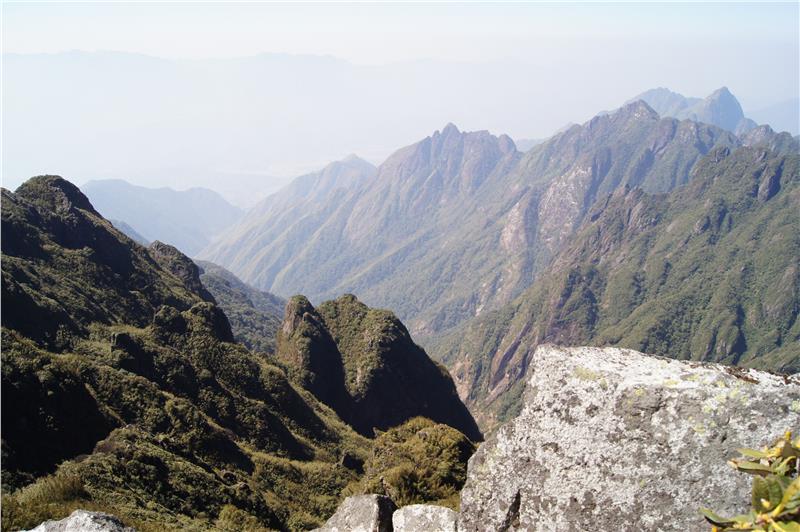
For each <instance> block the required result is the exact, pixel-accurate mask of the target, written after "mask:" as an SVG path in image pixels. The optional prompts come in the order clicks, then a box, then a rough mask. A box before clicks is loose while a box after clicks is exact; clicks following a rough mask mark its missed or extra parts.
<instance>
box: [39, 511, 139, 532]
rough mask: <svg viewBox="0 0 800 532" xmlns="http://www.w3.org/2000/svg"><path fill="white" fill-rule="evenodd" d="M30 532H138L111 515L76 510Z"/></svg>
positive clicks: (46, 522)
mask: <svg viewBox="0 0 800 532" xmlns="http://www.w3.org/2000/svg"><path fill="white" fill-rule="evenodd" d="M30 532H136V531H135V529H133V528H130V527H127V526H125V525H124V524H122V521H120V520H119V519H117V518H116V517H114V516H113V515H110V514H104V513H101V512H87V511H86V510H75V511H74V512H72V514H70V516H69V517H67V518H65V519H62V520H60V521H45V522H44V523H42V524H41V525H39V526H37V527H36V528H34V529H33V530H31V531H30Z"/></svg>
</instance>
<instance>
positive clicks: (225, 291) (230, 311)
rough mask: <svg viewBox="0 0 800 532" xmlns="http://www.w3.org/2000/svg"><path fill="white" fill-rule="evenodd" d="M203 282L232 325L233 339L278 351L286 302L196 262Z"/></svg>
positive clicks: (219, 268) (218, 268) (261, 349)
mask: <svg viewBox="0 0 800 532" xmlns="http://www.w3.org/2000/svg"><path fill="white" fill-rule="evenodd" d="M197 264H198V266H199V267H200V272H199V273H200V281H201V282H202V283H203V286H204V287H206V288H207V289H208V291H209V292H210V293H211V295H213V296H214V299H215V300H216V301H217V304H218V305H219V306H220V308H221V309H222V310H223V311H224V312H225V315H226V316H228V319H229V320H230V322H231V330H232V331H233V337H234V338H235V339H236V341H237V342H239V343H242V344H244V345H245V346H247V347H248V348H249V349H251V350H253V351H258V352H260V353H270V354H272V353H274V352H275V338H276V336H277V334H278V329H279V328H280V326H281V322H282V321H283V313H284V309H285V307H286V301H285V300H284V299H282V298H280V297H278V296H276V295H273V294H270V293H269V292H262V291H261V290H257V289H255V288H253V287H252V286H250V285H248V284H246V283H244V282H242V281H241V280H240V279H239V278H238V277H236V276H235V275H233V274H232V273H231V272H229V271H228V270H226V269H225V268H223V267H222V266H217V265H216V264H214V263H212V262H206V261H197Z"/></svg>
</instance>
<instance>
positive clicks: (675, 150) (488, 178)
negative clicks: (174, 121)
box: [199, 101, 740, 336]
mask: <svg viewBox="0 0 800 532" xmlns="http://www.w3.org/2000/svg"><path fill="white" fill-rule="evenodd" d="M739 144H740V140H739V139H738V138H737V137H736V136H735V135H733V134H732V133H729V132H726V131H724V130H722V129H720V128H717V127H715V126H711V125H707V124H701V123H697V122H694V121H691V120H684V121H678V120H677V119H673V118H660V117H659V116H658V114H657V113H656V112H655V111H653V110H652V109H651V108H650V107H649V106H648V105H647V104H645V103H644V102H641V101H637V102H634V103H632V104H629V105H626V106H625V107H623V108H622V109H620V110H618V111H616V112H615V113H613V114H610V115H607V116H598V117H596V118H594V119H592V120H591V121H589V122H587V123H585V124H583V125H573V126H572V127H570V128H568V129H567V130H566V131H564V132H562V133H560V134H557V135H555V136H554V137H552V138H551V139H549V140H548V141H546V142H544V143H542V144H540V145H538V146H535V147H534V148H532V149H531V150H529V151H528V152H526V153H524V154H523V153H520V152H519V151H517V150H516V147H515V145H514V143H513V141H512V140H511V139H510V138H508V137H507V136H499V137H497V136H494V135H491V134H490V133H488V132H485V131H483V132H462V131H460V130H459V129H458V128H456V127H455V126H454V125H452V124H450V125H448V126H447V127H445V128H444V129H442V130H441V131H437V132H435V133H434V134H433V135H432V136H430V137H427V138H425V139H423V140H422V141H420V142H418V143H416V144H413V145H410V146H407V147H405V148H402V149H400V150H398V151H397V152H395V153H394V154H393V155H392V156H391V157H389V158H388V159H387V160H386V161H385V162H384V163H383V164H382V165H380V166H379V167H378V169H377V171H376V174H375V175H374V176H372V177H370V176H366V177H365V178H364V179H363V180H362V181H360V182H358V183H353V186H352V187H350V188H347V187H341V188H338V189H337V190H336V193H335V194H333V195H328V196H326V198H325V200H324V201H321V202H320V201H315V202H313V203H310V204H309V203H301V202H299V201H297V202H295V203H293V205H295V207H296V208H295V207H292V208H289V209H288V210H287V209H286V208H284V207H280V206H281V205H285V204H286V203H285V200H282V199H280V198H276V199H275V205H276V207H275V208H274V209H271V208H270V205H271V203H272V201H273V200H272V198H267V199H266V200H264V202H263V206H262V207H260V208H257V209H254V210H252V211H250V212H249V213H247V215H245V217H244V218H243V219H242V220H241V221H240V222H239V223H238V224H237V225H236V226H235V227H234V228H233V229H232V230H231V231H229V232H227V234H226V235H225V236H224V237H222V238H221V239H219V240H218V241H216V242H214V243H213V244H212V245H211V246H209V247H208V248H206V249H205V250H204V251H202V252H201V253H200V254H199V256H200V257H202V258H204V259H208V260H211V261H213V262H215V263H218V264H221V265H223V266H225V267H226V268H228V269H230V270H231V271H233V272H234V273H235V274H237V275H238V276H240V277H241V278H242V279H243V280H245V281H246V282H249V283H251V284H253V285H254V286H257V287H259V288H260V289H264V290H268V291H270V292H273V293H277V294H282V295H290V294H293V293H298V292H303V293H305V294H308V296H309V297H310V298H311V299H312V300H321V299H328V298H331V297H335V296H336V295H338V294H341V293H348V292H350V293H356V294H358V296H359V297H360V298H361V299H363V300H364V301H365V302H366V303H368V304H370V305H377V306H381V307H386V308H392V309H393V310H395V311H396V312H398V314H399V316H400V317H401V319H403V320H405V321H408V322H409V324H410V326H411V330H412V332H413V333H415V334H417V335H423V336H429V335H432V334H440V333H441V332H443V331H446V330H448V329H449V328H451V327H454V326H456V325H458V324H459V323H461V322H463V321H464V320H466V319H469V318H471V317H474V316H476V315H479V314H481V313H482V312H486V311H488V310H489V309H492V308H496V307H498V306H500V305H502V304H504V303H507V302H509V301H511V300H512V299H513V298H514V297H515V296H517V295H518V294H519V293H520V292H521V291H522V290H524V289H525V288H526V287H527V286H529V285H530V283H531V282H532V281H533V279H534V277H535V275H536V273H537V272H538V271H539V269H540V268H542V267H543V266H544V265H546V264H547V263H548V261H549V260H550V258H551V257H552V256H553V255H554V254H555V253H556V252H557V251H558V250H559V249H560V247H561V246H562V245H563V244H564V243H565V242H566V241H567V240H568V239H569V236H570V235H571V234H572V232H573V231H574V230H575V229H576V228H577V227H578V225H579V224H580V221H581V220H582V218H583V216H584V215H585V213H586V211H587V210H588V209H589V208H590V207H591V206H592V204H593V203H594V201H595V200H596V199H597V198H600V197H603V196H604V195H605V194H607V193H609V192H612V191H613V190H615V189H617V188H619V187H621V186H624V185H628V186H638V187H642V188H643V189H644V190H647V191H650V192H663V191H668V190H671V189H672V188H674V187H676V186H679V185H682V184H685V183H686V182H687V181H688V180H689V176H690V171H691V168H692V167H693V165H694V163H695V162H696V161H697V160H698V159H699V158H700V157H702V156H703V155H705V154H706V153H707V152H708V151H709V150H711V149H713V148H715V147H718V146H731V147H732V146H737V145H739ZM341 164H347V163H341ZM318 186H319V185H318ZM308 190H313V189H308Z"/></svg>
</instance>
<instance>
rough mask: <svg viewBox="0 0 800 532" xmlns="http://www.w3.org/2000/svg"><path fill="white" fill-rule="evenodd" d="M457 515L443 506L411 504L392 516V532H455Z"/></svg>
mask: <svg viewBox="0 0 800 532" xmlns="http://www.w3.org/2000/svg"><path fill="white" fill-rule="evenodd" d="M457 522H458V514H457V513H456V512H454V511H453V510H451V509H450V508H445V507H444V506H434V505H431V504H411V505H409V506H403V507H402V508H400V509H399V510H397V511H395V513H394V514H393V515H392V525H393V526H394V532H424V531H436V532H456V530H457V528H456V523H457Z"/></svg>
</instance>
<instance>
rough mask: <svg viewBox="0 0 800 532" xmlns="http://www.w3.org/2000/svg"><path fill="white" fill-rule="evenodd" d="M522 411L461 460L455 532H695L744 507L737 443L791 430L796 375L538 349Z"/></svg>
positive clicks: (798, 419) (599, 351) (798, 389)
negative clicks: (712, 516) (709, 513)
mask: <svg viewBox="0 0 800 532" xmlns="http://www.w3.org/2000/svg"><path fill="white" fill-rule="evenodd" d="M531 368H532V371H531V377H530V378H529V381H528V383H527V389H526V392H525V397H524V404H523V409H522V412H521V414H520V415H519V416H518V417H517V418H516V419H514V420H513V421H511V422H509V423H507V424H506V425H505V426H503V427H502V428H501V429H500V430H499V431H498V432H497V433H496V434H495V435H494V436H493V437H492V438H490V439H489V440H488V441H487V442H486V443H485V444H483V445H482V446H481V447H480V448H479V450H478V452H477V453H476V454H475V455H474V456H473V457H472V458H471V459H470V462H469V470H468V475H467V482H466V485H465V486H464V489H463V491H462V494H461V511H460V514H459V523H458V530H459V531H473V530H619V529H620V527H621V526H623V525H624V527H625V528H626V529H628V530H703V529H705V528H706V527H707V524H706V523H705V522H704V521H703V519H702V517H701V516H700V515H699V514H698V511H697V509H698V507H700V506H707V507H710V508H713V509H714V510H715V511H717V512H718V513H720V514H722V515H732V514H737V513H741V512H743V511H745V510H746V508H748V505H749V499H750V493H749V492H750V477H749V476H748V475H745V474H742V473H738V472H736V471H734V470H733V469H732V468H730V467H728V466H726V464H725V462H726V460H728V459H729V458H731V457H735V456H738V453H737V452H736V449H737V448H739V447H761V446H763V445H765V444H768V443H771V441H773V440H774V439H776V438H777V437H779V436H781V435H782V434H783V433H784V431H786V430H787V429H794V430H797V429H800V378H799V377H798V376H796V375H795V376H792V377H783V376H777V375H773V374H769V373H765V372H759V371H755V370H747V369H739V368H731V367H725V366H720V365H711V364H708V365H706V364H699V363H690V362H682V361H676V360H669V359H663V358H656V357H649V356H646V355H642V354H641V353H638V352H636V351H631V350H625V349H616V348H589V347H581V348H563V347H554V346H541V347H539V348H538V349H537V351H536V352H535V353H534V355H533V359H532V361H531Z"/></svg>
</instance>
